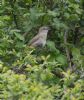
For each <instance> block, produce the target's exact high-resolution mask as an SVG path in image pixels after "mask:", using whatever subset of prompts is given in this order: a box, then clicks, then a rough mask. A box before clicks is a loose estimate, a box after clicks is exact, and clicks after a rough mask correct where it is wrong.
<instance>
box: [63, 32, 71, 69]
mask: <svg viewBox="0 0 84 100" xmlns="http://www.w3.org/2000/svg"><path fill="white" fill-rule="evenodd" d="M67 38H68V31H65V33H64V44H65V51H66V56H67V61H68V64H69V68H70V69H72V67H71V58H70V52H69V49H68V47H67Z"/></svg>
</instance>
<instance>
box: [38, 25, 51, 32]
mask: <svg viewBox="0 0 84 100" xmlns="http://www.w3.org/2000/svg"><path fill="white" fill-rule="evenodd" d="M49 30H50V28H49V27H48V26H43V27H40V29H39V33H48V31H49Z"/></svg>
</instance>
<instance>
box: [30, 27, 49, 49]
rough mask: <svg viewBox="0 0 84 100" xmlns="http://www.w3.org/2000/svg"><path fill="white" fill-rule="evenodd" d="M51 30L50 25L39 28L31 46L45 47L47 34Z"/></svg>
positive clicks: (31, 41)
mask: <svg viewBox="0 0 84 100" xmlns="http://www.w3.org/2000/svg"><path fill="white" fill-rule="evenodd" d="M49 30H50V28H49V27H47V26H43V27H41V28H40V29H39V32H38V34H37V35H36V36H35V37H34V38H33V39H31V40H30V42H29V46H32V47H44V46H45V44H46V39H47V34H48V31H49Z"/></svg>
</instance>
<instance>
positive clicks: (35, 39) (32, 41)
mask: <svg viewBox="0 0 84 100" xmlns="http://www.w3.org/2000/svg"><path fill="white" fill-rule="evenodd" d="M38 39H39V35H36V36H35V37H34V38H33V39H31V40H30V41H29V45H31V44H32V43H34V42H36V41H37V40H38Z"/></svg>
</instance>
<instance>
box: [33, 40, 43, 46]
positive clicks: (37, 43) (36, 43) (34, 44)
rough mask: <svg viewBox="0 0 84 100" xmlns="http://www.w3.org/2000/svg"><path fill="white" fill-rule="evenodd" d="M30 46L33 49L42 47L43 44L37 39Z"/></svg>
mask: <svg viewBox="0 0 84 100" xmlns="http://www.w3.org/2000/svg"><path fill="white" fill-rule="evenodd" d="M31 46H33V47H42V46H43V43H42V41H41V40H40V39H38V40H37V41H35V42H33V43H32V44H31Z"/></svg>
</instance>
